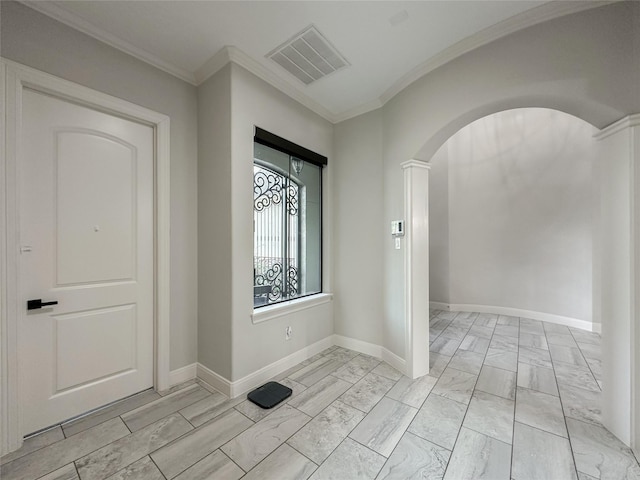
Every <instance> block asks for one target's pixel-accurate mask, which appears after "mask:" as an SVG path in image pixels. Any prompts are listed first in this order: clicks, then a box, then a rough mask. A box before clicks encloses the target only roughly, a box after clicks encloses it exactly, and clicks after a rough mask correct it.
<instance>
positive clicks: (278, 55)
mask: <svg viewBox="0 0 640 480" xmlns="http://www.w3.org/2000/svg"><path fill="white" fill-rule="evenodd" d="M266 56H267V58H270V59H271V60H273V61H274V62H276V63H277V64H278V65H280V66H281V67H282V68H284V69H285V70H286V71H287V72H289V73H291V74H292V75H293V76H295V77H296V78H297V79H298V80H300V81H301V82H303V83H304V84H306V85H309V84H310V83H313V82H315V81H316V80H319V79H321V78H322V77H325V76H327V75H329V74H330V73H333V72H335V71H337V70H340V69H341V68H344V67H346V66H348V65H349V62H347V61H346V60H345V59H344V57H343V56H342V55H340V53H338V51H337V50H336V49H335V48H333V46H332V45H331V44H330V43H329V42H328V41H327V39H326V38H324V37H323V36H322V34H321V33H320V32H319V31H318V30H317V29H316V27H314V26H313V25H311V26H309V27H308V28H305V29H304V30H303V31H302V32H300V33H298V34H297V35H295V36H294V37H293V38H292V39H290V40H288V41H286V42H285V43H283V44H282V45H280V46H279V47H278V48H276V49H275V50H272V51H271V52H269V53H268V54H267V55H266Z"/></svg>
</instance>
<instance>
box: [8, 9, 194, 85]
mask: <svg viewBox="0 0 640 480" xmlns="http://www.w3.org/2000/svg"><path fill="white" fill-rule="evenodd" d="M19 1H20V3H22V4H23V5H26V6H27V7H29V8H31V9H33V10H36V11H38V12H40V13H42V14H44V15H46V16H48V17H51V18H53V19H54V20H57V21H59V22H61V23H64V24H65V25H68V26H69V27H71V28H73V29H75V30H78V31H80V32H82V33H84V34H86V35H89V36H90V37H93V38H95V39H97V40H100V41H101V42H102V43H106V44H107V45H110V46H111V47H113V48H116V49H118V50H120V51H122V52H124V53H127V54H129V55H131V56H132V57H135V58H137V59H138V60H142V61H143V62H145V63H148V64H150V65H153V66H154V67H156V68H159V69H160V70H162V71H164V72H166V73H169V74H171V75H173V76H174V77H178V78H179V79H181V80H184V81H185V82H188V83H190V84H192V85H196V77H195V75H194V74H193V73H191V72H189V71H188V70H185V69H184V68H181V67H178V66H176V65H173V64H172V63H170V62H167V61H165V60H162V59H161V58H160V57H158V56H156V55H154V54H152V53H149V52H147V51H146V50H144V49H142V48H139V47H136V46H134V45H132V44H131V43H129V42H127V41H125V40H122V39H121V38H118V37H116V36H115V35H112V34H110V33H108V32H105V31H104V30H102V29H101V28H99V27H97V26H96V25H94V24H93V23H91V22H89V21H87V20H85V19H83V18H81V17H79V16H78V15H76V14H74V13H71V12H69V11H68V10H66V9H65V8H63V7H61V6H60V5H57V4H56V3H53V2H42V1H40V2H37V1H32V0H19Z"/></svg>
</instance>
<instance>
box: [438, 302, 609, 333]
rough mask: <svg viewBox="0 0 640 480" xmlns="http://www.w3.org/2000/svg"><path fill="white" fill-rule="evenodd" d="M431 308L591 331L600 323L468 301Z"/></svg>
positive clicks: (598, 326)
mask: <svg viewBox="0 0 640 480" xmlns="http://www.w3.org/2000/svg"><path fill="white" fill-rule="evenodd" d="M429 307H430V308H437V309H439V310H449V311H452V312H478V313H494V314H496V315H509V316H512V317H520V318H530V319H532V320H541V321H543V322H549V323H555V324H558V325H565V326H567V327H574V328H581V329H582V330H588V331H590V332H595V331H598V330H597V329H598V328H600V324H594V323H592V322H589V321H587V320H580V319H578V318H571V317H563V316H562V315H553V314H551V313H544V312H535V311H532V310H523V309H520V308H511V307H497V306H493V305H473V304H468V303H452V304H446V303H439V302H429Z"/></svg>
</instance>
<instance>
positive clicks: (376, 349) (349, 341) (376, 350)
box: [333, 334, 382, 358]
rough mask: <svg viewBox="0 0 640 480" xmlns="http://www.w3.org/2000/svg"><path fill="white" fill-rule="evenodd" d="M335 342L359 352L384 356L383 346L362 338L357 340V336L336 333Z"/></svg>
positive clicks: (373, 355)
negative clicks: (364, 340)
mask: <svg viewBox="0 0 640 480" xmlns="http://www.w3.org/2000/svg"><path fill="white" fill-rule="evenodd" d="M333 344H334V345H337V346H339V347H342V348H348V349H349V350H353V351H356V352H359V353H364V354H365V355H370V356H372V357H376V358H382V347H381V346H380V345H376V344H375V343H369V342H363V341H362V340H357V339H355V338H351V337H344V336H342V335H336V334H334V335H333Z"/></svg>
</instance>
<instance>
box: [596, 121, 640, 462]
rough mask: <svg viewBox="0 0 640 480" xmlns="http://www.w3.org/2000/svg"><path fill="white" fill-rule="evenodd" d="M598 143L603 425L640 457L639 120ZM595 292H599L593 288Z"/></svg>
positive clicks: (621, 126) (610, 129) (598, 304)
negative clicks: (639, 454)
mask: <svg viewBox="0 0 640 480" xmlns="http://www.w3.org/2000/svg"><path fill="white" fill-rule="evenodd" d="M596 138H597V139H598V140H599V142H598V144H597V145H598V147H597V148H598V154H599V159H598V161H599V162H601V166H600V172H599V181H600V185H599V186H600V207H601V211H600V221H599V225H598V226H597V230H596V235H599V242H594V244H595V243H597V244H598V246H599V248H598V250H599V251H597V252H595V254H596V255H599V256H600V261H599V262H594V266H596V265H598V266H599V270H600V271H599V272H594V275H599V276H600V277H601V282H599V291H594V292H593V293H594V298H595V297H596V296H598V295H600V301H599V302H596V303H594V307H595V308H598V307H599V308H600V310H601V311H600V312H594V314H596V315H594V318H597V317H600V318H601V319H602V377H603V378H602V382H603V391H602V423H603V424H604V426H605V427H606V428H607V429H608V430H610V431H611V432H612V433H613V434H614V435H616V436H617V437H618V438H619V439H620V440H622V441H623V442H624V443H626V444H627V445H630V446H632V447H633V448H634V450H635V451H636V453H638V452H640V378H639V377H640V365H639V362H640V327H639V322H640V316H639V315H640V308H639V307H640V305H639V304H638V302H640V292H639V287H640V265H639V263H640V221H639V219H638V214H640V171H639V170H640V168H639V167H640V165H639V164H638V162H639V161H640V145H638V142H640V116H639V115H634V116H631V117H626V118H624V119H622V120H620V121H619V122H616V123H615V124H613V125H611V126H610V127H607V128H605V129H604V130H602V131H601V132H600V133H599V134H598V135H596ZM594 286H597V285H595V284H594Z"/></svg>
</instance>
